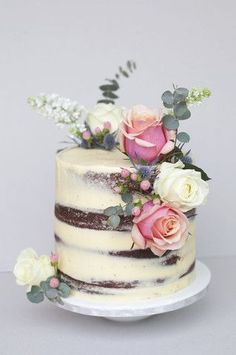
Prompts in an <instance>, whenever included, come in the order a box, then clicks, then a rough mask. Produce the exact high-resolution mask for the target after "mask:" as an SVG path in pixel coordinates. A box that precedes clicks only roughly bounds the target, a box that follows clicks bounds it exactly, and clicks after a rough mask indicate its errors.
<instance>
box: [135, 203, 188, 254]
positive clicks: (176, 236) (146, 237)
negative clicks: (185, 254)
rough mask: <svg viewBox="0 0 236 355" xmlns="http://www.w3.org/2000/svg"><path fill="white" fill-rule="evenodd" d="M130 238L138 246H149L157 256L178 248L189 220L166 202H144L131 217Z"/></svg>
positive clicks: (185, 234)
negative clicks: (138, 213) (137, 213)
mask: <svg viewBox="0 0 236 355" xmlns="http://www.w3.org/2000/svg"><path fill="white" fill-rule="evenodd" d="M133 222H134V225H133V228H132V232H131V235H132V239H133V241H134V243H135V244H137V245H138V246H139V247H140V248H142V249H146V248H150V249H151V250H152V252H153V253H154V254H156V255H158V256H162V255H163V254H164V253H165V252H166V251H167V250H176V249H180V248H181V247H182V246H183V245H184V243H185V241H186V239H187V236H188V228H189V221H188V219H187V217H186V216H185V215H184V214H183V213H182V212H181V211H179V210H178V209H176V208H174V207H171V206H169V205H168V204H163V205H160V204H154V203H153V202H152V201H149V202H146V203H145V204H144V206H143V210H142V212H141V214H140V215H139V216H138V217H135V218H134V219H133Z"/></svg>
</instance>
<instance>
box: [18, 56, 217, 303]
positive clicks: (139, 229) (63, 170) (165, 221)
mask: <svg viewBox="0 0 236 355" xmlns="http://www.w3.org/2000/svg"><path fill="white" fill-rule="evenodd" d="M126 70H127V72H129V73H130V74H131V73H132V72H133V71H134V70H135V63H134V62H132V61H129V62H128V63H127V68H126ZM123 72H125V73H126V71H125V69H123ZM126 74H127V73H126ZM123 75H124V73H123ZM120 76H122V71H121V73H120V74H119V75H118V74H117V75H116V76H115V78H114V79H109V80H108V83H106V84H104V85H102V86H101V87H100V89H101V90H102V94H103V98H102V99H101V100H99V101H98V103H97V104H96V106H95V107H94V108H93V109H86V108H85V107H83V106H81V105H79V104H78V103H77V102H72V101H70V100H69V99H64V98H62V97H59V96H58V95H40V96H37V97H30V98H29V103H30V105H31V106H32V107H33V108H34V109H36V110H38V111H39V112H40V113H41V114H43V115H45V116H48V117H51V118H53V119H54V120H55V121H56V123H58V124H61V125H68V126H69V133H70V137H69V138H70V142H71V143H73V145H72V147H71V146H70V147H68V146H67V147H65V148H63V149H61V150H60V151H58V153H57V154H56V199H55V200H56V201H55V224H54V225H55V229H54V232H55V234H54V236H55V245H56V246H55V253H52V255H51V256H45V255H43V256H40V257H39V256H37V254H36V253H35V251H34V250H33V249H26V250H24V251H23V252H22V253H21V254H20V256H19V257H18V260H17V263H16V266H15V269H14V273H15V276H16V278H17V282H18V283H19V284H21V285H27V286H28V292H27V297H28V299H29V300H30V301H32V302H35V303H38V302H41V301H42V300H43V299H44V297H45V296H46V297H47V298H48V299H49V300H50V301H53V302H60V303H63V298H65V297H68V296H70V297H78V298H80V299H84V300H89V301H93V300H95V301H101V302H116V301H118V302H125V303H127V302H134V301H140V300H148V299H153V298H156V297H160V296H165V295H170V294H173V293H175V292H177V291H179V290H181V289H183V288H185V287H187V286H188V285H189V284H190V283H191V282H192V281H193V280H194V277H195V258H196V253H195V216H196V208H198V207H199V206H200V205H201V204H203V203H205V201H206V197H207V194H208V191H209V188H208V182H207V181H208V180H209V177H208V176H207V174H206V173H205V172H204V171H203V170H202V169H201V168H199V167H198V166H196V165H195V164H193V162H192V159H191V154H190V149H186V148H185V145H187V144H188V143H189V140H190V136H189V134H188V133H186V132H181V131H179V124H180V123H181V121H182V120H185V119H188V118H190V116H191V112H190V108H191V105H193V104H195V103H197V102H201V101H203V99H204V98H206V97H208V96H210V91H209V90H208V89H196V88H194V89H191V90H188V89H186V88H182V87H177V86H175V87H174V89H173V90H172V91H170V90H167V91H165V92H164V93H163V95H162V103H163V107H162V108H161V109H160V110H157V109H151V108H148V107H146V106H144V105H136V106H134V107H132V108H131V109H125V108H121V107H120V106H118V105H116V104H115V99H116V98H117V95H116V92H117V90H118V89H119V80H120ZM124 76H125V77H126V75H124ZM29 269H30V270H29Z"/></svg>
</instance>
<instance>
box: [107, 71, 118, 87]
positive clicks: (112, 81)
mask: <svg viewBox="0 0 236 355" xmlns="http://www.w3.org/2000/svg"><path fill="white" fill-rule="evenodd" d="M117 75H118V74H117ZM118 76H119V75H118ZM106 80H107V81H109V83H111V84H112V85H115V86H116V87H117V89H119V87H120V86H119V83H118V81H117V80H116V79H106Z"/></svg>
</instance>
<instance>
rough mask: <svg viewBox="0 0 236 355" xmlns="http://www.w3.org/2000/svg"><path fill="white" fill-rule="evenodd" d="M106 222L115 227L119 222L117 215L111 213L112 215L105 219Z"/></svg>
mask: <svg viewBox="0 0 236 355" xmlns="http://www.w3.org/2000/svg"><path fill="white" fill-rule="evenodd" d="M107 223H108V224H109V225H110V226H111V227H113V228H117V227H118V226H119V224H120V217H119V216H117V215H113V216H110V217H109V218H108V220H107Z"/></svg>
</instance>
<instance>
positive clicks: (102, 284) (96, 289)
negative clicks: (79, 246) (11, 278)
mask: <svg viewBox="0 0 236 355" xmlns="http://www.w3.org/2000/svg"><path fill="white" fill-rule="evenodd" d="M194 267H195V261H194V262H193V263H192V264H191V265H190V267H189V268H188V270H187V271H186V272H185V273H184V274H182V275H181V276H180V277H179V279H181V278H183V277H184V276H186V275H188V274H190V273H191V272H192V271H193V270H194ZM58 272H59V276H60V279H61V280H62V281H63V282H66V283H67V284H68V285H69V286H70V287H71V288H72V289H75V290H78V291H82V292H88V293H96V294H105V293H106V292H104V290H102V289H131V288H135V287H137V286H141V285H142V281H138V280H134V281H132V282H125V281H119V282H116V281H112V280H108V281H94V282H84V281H81V280H76V279H74V278H73V277H70V276H68V275H67V274H65V273H63V272H62V271H60V270H58ZM150 281H151V283H152V284H159V285H160V284H163V283H164V282H165V281H166V279H164V278H163V279H156V280H150ZM109 294H110V293H109Z"/></svg>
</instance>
